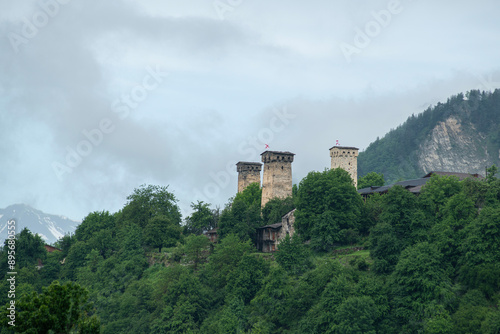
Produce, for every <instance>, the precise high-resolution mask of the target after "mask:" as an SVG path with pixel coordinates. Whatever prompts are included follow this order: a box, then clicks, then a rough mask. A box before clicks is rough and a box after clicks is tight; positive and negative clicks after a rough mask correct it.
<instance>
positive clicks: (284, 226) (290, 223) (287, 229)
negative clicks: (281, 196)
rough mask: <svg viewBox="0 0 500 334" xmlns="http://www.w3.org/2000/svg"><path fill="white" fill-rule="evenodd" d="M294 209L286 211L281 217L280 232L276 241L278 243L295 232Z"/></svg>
mask: <svg viewBox="0 0 500 334" xmlns="http://www.w3.org/2000/svg"><path fill="white" fill-rule="evenodd" d="M294 224H295V209H293V210H292V211H290V212H289V213H287V214H286V215H284V216H283V218H281V230H280V234H279V236H278V242H277V244H279V243H280V242H281V240H283V239H285V237H286V236H287V235H289V236H290V238H291V237H292V236H293V235H294V234H295V226H294Z"/></svg>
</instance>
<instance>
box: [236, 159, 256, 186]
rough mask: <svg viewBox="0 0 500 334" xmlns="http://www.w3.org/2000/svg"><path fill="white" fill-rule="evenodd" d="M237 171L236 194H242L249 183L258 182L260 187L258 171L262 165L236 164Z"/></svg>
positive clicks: (241, 162) (252, 163)
mask: <svg viewBox="0 0 500 334" xmlns="http://www.w3.org/2000/svg"><path fill="white" fill-rule="evenodd" d="M236 170H237V171H238V192H239V193H240V192H242V191H243V190H245V188H246V187H248V185H249V184H250V183H254V182H258V183H259V187H260V171H261V170H262V164H261V163H260V162H243V161H240V162H238V163H237V164H236Z"/></svg>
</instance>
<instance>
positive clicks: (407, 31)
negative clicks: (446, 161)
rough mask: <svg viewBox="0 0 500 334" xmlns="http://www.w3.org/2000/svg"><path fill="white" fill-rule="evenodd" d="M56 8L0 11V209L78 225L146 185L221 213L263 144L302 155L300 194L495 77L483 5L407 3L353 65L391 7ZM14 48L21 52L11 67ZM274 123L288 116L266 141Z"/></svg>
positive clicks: (1, 7) (122, 4) (201, 4)
mask: <svg viewBox="0 0 500 334" xmlns="http://www.w3.org/2000/svg"><path fill="white" fill-rule="evenodd" d="M63 2H64V1H60V2H59V0H57V3H59V6H58V8H57V11H56V10H55V9H54V8H55V7H54V8H52V10H53V12H52V14H53V15H49V14H47V13H48V12H47V11H45V10H44V7H43V6H42V5H41V3H52V4H54V3H56V0H52V2H48V1H46V2H38V1H29V2H28V1H27V2H22V3H7V2H2V3H0V35H1V36H3V38H0V49H1V50H2V52H0V153H1V157H2V159H0V175H1V176H0V182H1V183H2V184H3V185H5V187H4V188H3V189H5V190H4V191H3V193H1V194H0V206H4V207H5V206H8V205H10V204H13V203H16V202H27V203H28V204H31V205H33V206H35V207H37V208H40V209H42V210H45V211H48V212H51V213H61V214H65V215H66V216H69V217H71V218H73V219H82V218H83V216H84V215H86V214H87V213H88V212H90V211H94V210H103V209H107V210H110V211H116V210H118V209H120V208H121V207H122V206H123V204H124V203H125V199H126V196H127V195H129V194H130V193H131V192H132V191H133V189H134V188H135V187H138V186H139V185H140V184H143V183H154V184H161V185H170V189H171V190H172V191H174V192H175V193H176V195H177V197H178V198H179V199H180V202H179V204H180V205H181V207H182V209H183V211H184V212H185V213H186V212H189V203H190V202H194V201H196V200H197V199H202V198H197V196H200V195H201V196H205V195H206V191H205V190H206V189H208V190H210V191H211V192H210V194H211V195H213V196H208V198H207V196H205V198H207V199H208V200H209V201H210V202H211V203H213V204H214V205H215V204H218V205H222V204H224V203H225V202H226V201H227V199H228V198H229V197H231V196H233V195H234V193H235V191H236V168H235V164H236V163H237V162H238V161H240V160H246V159H247V158H251V159H253V160H254V161H259V159H260V155H259V154H260V153H261V151H263V150H264V147H265V146H264V144H269V145H270V146H271V149H278V150H289V151H292V152H294V153H296V154H297V155H296V158H295V162H294V164H293V170H294V182H299V181H300V179H301V178H302V177H304V176H305V175H306V174H307V173H308V172H309V171H311V170H322V169H323V168H325V167H328V166H329V156H328V149H329V148H330V147H331V146H333V145H334V144H335V141H336V140H337V139H338V140H340V142H341V143H342V144H345V145H353V146H359V147H360V148H361V149H364V148H366V147H367V146H368V144H369V143H370V142H371V141H373V140H374V139H375V138H376V137H377V136H383V135H384V134H385V133H386V132H387V131H388V130H390V129H391V128H394V127H396V126H397V125H398V124H400V123H401V122H403V121H404V120H406V118H407V117H408V116H410V115H411V114H412V113H418V112H421V111H423V110H424V109H425V108H426V107H427V106H428V105H431V104H435V103H436V102H438V101H443V100H445V99H446V98H447V97H448V96H450V95H452V94H456V93H458V92H460V91H466V90H469V89H473V88H480V89H490V88H491V87H493V86H495V82H496V81H498V80H497V79H498V78H500V76H499V75H497V74H498V73H499V72H498V65H497V62H496V60H497V59H498V56H499V54H498V53H499V51H498V48H495V45H496V44H498V43H496V44H495V43H494V41H495V40H497V39H498V34H497V32H498V28H499V24H498V20H497V18H496V16H495V15H494V13H495V11H494V10H493V9H494V8H496V7H495V6H497V5H496V2H493V1H486V2H484V3H483V4H482V5H483V6H486V7H485V8H487V10H483V9H482V8H483V7H479V6H475V5H473V4H470V3H468V2H460V1H459V2H453V3H452V2H445V3H439V4H432V6H429V5H426V4H423V3H420V2H415V1H413V2H410V1H404V2H403V1H402V2H401V3H402V5H403V7H404V11H402V12H401V13H400V14H398V15H397V16H395V17H393V18H392V20H391V23H390V25H388V26H387V27H385V28H384V30H382V31H381V32H380V34H379V35H377V36H376V37H375V38H373V40H372V41H371V43H370V45H369V46H368V47H366V48H364V49H363V50H362V52H361V53H359V54H356V55H355V56H354V58H353V61H352V62H351V63H347V62H346V59H345V58H344V56H343V55H342V52H341V50H340V48H339V43H341V42H343V41H344V42H349V43H351V42H352V39H353V38H354V36H355V33H356V30H355V28H356V27H361V28H362V27H364V26H365V24H366V23H367V22H369V21H370V20H373V14H372V11H380V10H384V9H385V8H386V7H387V5H388V2H387V1H376V2H371V3H370V4H365V5H361V4H357V3H352V2H331V1H326V0H321V1H317V2H314V3H308V4H305V3H304V2H302V1H287V2H284V1H277V2H268V1H261V0H258V1H252V2H250V1H242V2H241V4H240V5H238V6H234V10H232V11H231V12H228V13H227V15H226V16H225V17H224V18H223V19H221V18H220V17H219V16H218V14H217V12H216V10H215V9H214V7H213V3H212V2H210V1H209V2H206V1H197V2H193V3H196V6H195V8H193V7H192V3H190V4H189V5H187V4H184V3H179V2H177V1H161V2H159V1H154V0H149V1H144V2H141V3H138V2H135V1H113V2H109V1H101V2H99V1H96V0H94V1H81V0H72V1H68V2H67V4H63ZM450 4H453V5H450ZM44 11H45V13H46V16H47V22H45V23H43V22H42V21H38V26H39V27H38V28H37V29H36V31H32V35H33V36H31V37H25V36H24V35H23V29H28V28H26V27H25V26H26V25H27V24H28V23H26V22H29V23H30V24H35V23H36V22H35V21H34V20H35V19H38V20H43V15H42V14H40V13H43V12H44ZM56 12H57V13H56ZM448 14H449V15H448ZM34 22H35V23H34ZM40 22H42V23H43V24H40ZM12 34H17V35H19V36H21V37H23V38H24V40H23V43H21V44H19V45H17V48H18V52H17V53H16V52H15V51H16V50H15V48H13V46H12V43H11V42H12V39H11V38H9V36H10V37H12V36H13V35H12ZM151 68H153V69H158V70H159V71H162V72H166V73H168V75H166V76H165V77H164V78H163V80H162V81H161V82H160V83H159V84H158V85H157V86H156V87H155V88H154V89H150V90H149V89H147V90H145V92H146V93H147V96H146V97H145V98H144V99H142V98H141V99H137V100H136V101H135V102H137V106H135V107H134V108H130V110H129V113H128V114H127V116H126V117H123V115H124V114H123V113H122V112H117V110H116V108H114V107H113V106H114V105H115V106H116V104H114V103H115V102H116V101H122V99H123V96H126V95H129V96H132V95H133V94H134V92H135V93H136V94H139V93H140V92H141V91H140V87H142V86H143V85H144V80H145V78H146V77H147V76H148V75H149V74H148V73H149V72H148V69H151ZM489 75H492V80H489ZM481 78H486V79H484V80H481ZM488 80H489V81H488ZM484 82H487V83H488V82H492V85H491V87H490V86H489V87H490V88H486V86H488V85H489V84H487V85H486V86H485V83H484ZM138 87H139V88H138ZM481 87H485V88H481ZM139 100H140V101H139ZM122 106H123V105H122ZM283 108H286V110H288V112H290V113H292V114H293V115H294V116H295V117H294V118H293V119H289V122H288V123H287V124H285V126H284V127H283V128H281V127H276V126H274V127H273V125H272V124H273V123H272V122H273V119H275V118H276V110H282V109H283ZM103 120H109V121H110V122H111V123H110V124H111V125H112V128H113V130H112V131H109V133H103V134H102V140H98V141H99V143H98V144H95V145H94V144H92V146H91V147H90V148H91V152H90V153H89V154H87V155H85V156H82V157H81V158H82V159H81V161H80V163H79V164H78V165H77V166H76V167H74V168H71V173H66V174H65V175H64V177H63V178H62V180H61V179H60V178H59V177H58V175H57V173H56V172H55V171H54V168H53V164H54V162H58V163H61V164H66V157H67V155H68V154H69V153H68V152H70V151H71V150H73V151H77V150H78V148H80V149H81V150H82V149H84V148H85V147H84V145H85V144H82V142H84V141H89V138H88V137H87V136H86V135H85V132H89V131H93V130H96V129H97V130H99V131H101V122H102V121H103ZM280 125H281V124H280ZM278 128H280V129H282V130H279V131H278V130H277V129H278ZM271 129H274V130H271ZM269 131H271V132H269ZM93 133H95V132H93ZM96 138H97V137H96ZM79 145H80V146H79ZM82 145H83V146H82ZM82 152H83V151H82ZM214 184H215V185H216V186H217V188H214V187H213V185H214ZM210 194H209V195H210Z"/></svg>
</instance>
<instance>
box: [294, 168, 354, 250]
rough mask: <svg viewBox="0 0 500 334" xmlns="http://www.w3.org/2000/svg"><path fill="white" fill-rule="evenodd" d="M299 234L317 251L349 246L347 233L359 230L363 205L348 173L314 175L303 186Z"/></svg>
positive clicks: (297, 216)
mask: <svg viewBox="0 0 500 334" xmlns="http://www.w3.org/2000/svg"><path fill="white" fill-rule="evenodd" d="M296 205H297V210H296V211H295V226H296V227H295V228H296V231H297V232H298V233H299V234H300V235H301V236H302V237H303V238H304V239H305V240H311V244H312V246H313V247H314V248H315V249H317V250H329V249H331V248H332V247H333V246H334V245H335V244H345V243H347V242H346V240H345V239H344V236H345V231H346V230H349V229H352V230H355V231H357V230H358V229H359V227H360V226H359V222H360V216H361V207H362V205H363V202H362V200H361V197H360V196H359V194H358V193H357V191H356V189H355V188H354V186H353V182H352V179H351V177H350V175H349V173H347V172H346V171H345V170H343V169H340V168H337V169H331V170H325V171H324V172H310V173H309V174H308V175H307V176H306V177H305V178H304V179H302V181H301V182H300V185H299V189H298V191H297V200H296Z"/></svg>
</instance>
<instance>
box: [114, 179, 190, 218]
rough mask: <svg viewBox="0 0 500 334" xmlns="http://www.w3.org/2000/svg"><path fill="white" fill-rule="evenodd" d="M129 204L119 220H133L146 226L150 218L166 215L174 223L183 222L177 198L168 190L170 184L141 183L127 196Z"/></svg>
mask: <svg viewBox="0 0 500 334" xmlns="http://www.w3.org/2000/svg"><path fill="white" fill-rule="evenodd" d="M127 200H128V201H127V204H126V205H125V207H124V208H123V210H122V211H121V213H120V215H119V221H120V222H123V221H131V222H133V223H135V224H138V225H139V226H140V227H142V228H144V227H146V225H147V224H148V223H149V221H150V219H151V218H153V217H156V216H166V217H168V218H169V219H170V220H171V222H172V223H173V224H176V225H179V226H180V223H181V213H180V210H179V207H178V206H177V204H176V202H177V198H176V197H175V195H174V194H173V193H171V192H169V191H168V186H166V187H165V186H154V185H148V186H146V185H141V186H140V187H139V188H136V189H134V192H133V193H132V194H131V195H129V196H128V197H127Z"/></svg>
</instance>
